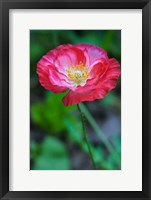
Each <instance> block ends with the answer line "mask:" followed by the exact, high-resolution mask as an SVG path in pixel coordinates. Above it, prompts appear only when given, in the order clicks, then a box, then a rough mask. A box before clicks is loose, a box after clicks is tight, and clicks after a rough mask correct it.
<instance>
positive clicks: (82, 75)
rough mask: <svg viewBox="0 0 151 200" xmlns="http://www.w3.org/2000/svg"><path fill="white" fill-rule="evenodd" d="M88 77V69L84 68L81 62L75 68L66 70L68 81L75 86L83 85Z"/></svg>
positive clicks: (71, 67)
mask: <svg viewBox="0 0 151 200" xmlns="http://www.w3.org/2000/svg"><path fill="white" fill-rule="evenodd" d="M88 75H89V71H88V67H87V66H84V65H83V63H82V62H80V63H79V64H78V65H76V66H69V67H68V69H67V76H68V77H69V79H70V81H71V82H73V83H74V84H75V85H76V86H77V85H81V86H83V85H85V83H86V80H87V78H88Z"/></svg>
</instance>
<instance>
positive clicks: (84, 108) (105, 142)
mask: <svg viewBox="0 0 151 200" xmlns="http://www.w3.org/2000/svg"><path fill="white" fill-rule="evenodd" d="M81 109H82V111H83V113H84V115H85V117H86V118H87V120H88V122H89V123H90V124H91V126H92V128H93V129H94V131H95V132H96V134H98V136H99V137H100V139H101V141H102V142H103V143H104V145H105V146H106V148H107V149H108V151H109V152H110V153H113V151H114V149H113V147H112V146H111V144H110V142H109V141H108V140H107V138H106V137H105V135H104V133H103V132H102V131H101V129H100V127H99V126H98V124H97V123H96V121H95V119H94V118H93V117H92V115H91V114H90V112H89V111H88V109H87V107H86V106H85V105H84V104H83V103H81Z"/></svg>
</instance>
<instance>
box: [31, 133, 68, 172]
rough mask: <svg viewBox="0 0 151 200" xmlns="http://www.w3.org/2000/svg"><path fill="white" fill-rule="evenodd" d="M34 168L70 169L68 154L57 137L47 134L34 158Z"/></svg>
mask: <svg viewBox="0 0 151 200" xmlns="http://www.w3.org/2000/svg"><path fill="white" fill-rule="evenodd" d="M32 169H34V170H67V169H70V162H69V156H68V154H67V150H66V148H65V145H64V144H63V143H62V142H61V141H59V140H58V139H57V138H54V137H50V136H47V137H46V138H45V139H44V141H43V142H42V143H41V145H40V153H39V155H38V156H37V157H36V158H34V164H33V167H32Z"/></svg>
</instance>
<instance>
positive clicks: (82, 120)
mask: <svg viewBox="0 0 151 200" xmlns="http://www.w3.org/2000/svg"><path fill="white" fill-rule="evenodd" d="M77 107H78V111H79V113H80V117H81V122H82V129H83V136H84V139H85V142H86V144H87V147H88V151H89V155H90V158H91V161H92V165H93V168H94V169H96V165H95V162H94V158H93V154H92V151H91V146H90V143H89V141H88V138H87V134H86V130H85V125H84V118H83V114H82V111H81V108H80V106H79V104H77Z"/></svg>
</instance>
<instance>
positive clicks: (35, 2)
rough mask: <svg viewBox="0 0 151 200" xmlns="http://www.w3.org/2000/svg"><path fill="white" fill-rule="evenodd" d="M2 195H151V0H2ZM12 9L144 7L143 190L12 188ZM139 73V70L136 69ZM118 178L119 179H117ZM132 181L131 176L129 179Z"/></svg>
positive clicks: (142, 199) (138, 198) (142, 198)
mask: <svg viewBox="0 0 151 200" xmlns="http://www.w3.org/2000/svg"><path fill="white" fill-rule="evenodd" d="M0 3H1V4H0V14H1V17H0V26H1V27H0V30H1V31H0V44H2V45H1V49H0V50H1V53H0V56H1V57H0V62H1V65H0V76H1V77H0V80H1V84H0V87H1V90H0V96H1V98H0V108H1V112H0V113H1V115H0V147H1V149H0V198H1V199H13V200H15V199H16V200H17V199H24V200H26V199H32V200H34V199H38V200H43V199H57V200H59V199H67V198H68V199H79V200H81V199H97V198H99V199H101V200H103V199H106V200H111V199H125V200H128V199H129V200H132V199H135V200H150V199H151V173H150V164H151V147H150V146H151V133H150V131H151V127H150V126H151V125H150V124H151V123H149V120H150V114H151V90H150V88H151V66H150V64H151V59H150V57H151V56H150V55H149V53H150V52H151V51H150V48H151V1H150V0H81V1H80V0H64V1H63V0H62V1H61V0H0ZM9 9H142V35H143V36H142V41H143V42H142V48H143V49H142V52H143V54H142V56H143V57H142V58H143V62H142V71H143V73H142V80H143V85H142V94H143V99H142V102H143V105H142V106H143V110H142V115H143V116H142V118H143V121H142V123H143V129H142V147H143V159H142V160H143V163H142V165H143V166H142V169H143V171H142V174H143V177H142V186H143V189H142V191H140V192H139V191H123V192H122V191H116V192H113V191H109V192H99V191H98V192H93V191H89V192H86V191H83V192H67V191H65V192H60V191H58V192H50V191H47V192H41V191H38V192H37V191H23V192H17V191H9V101H10V99H9ZM136 73H137V72H136ZM115 181H116V180H115ZM129 181H131V180H129Z"/></svg>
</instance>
